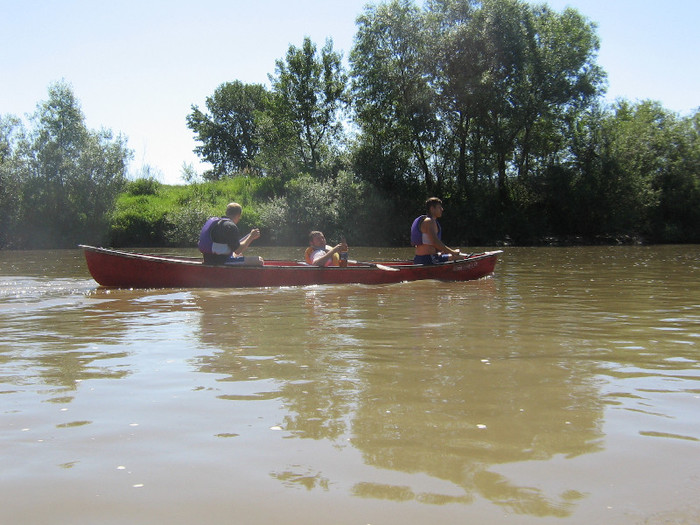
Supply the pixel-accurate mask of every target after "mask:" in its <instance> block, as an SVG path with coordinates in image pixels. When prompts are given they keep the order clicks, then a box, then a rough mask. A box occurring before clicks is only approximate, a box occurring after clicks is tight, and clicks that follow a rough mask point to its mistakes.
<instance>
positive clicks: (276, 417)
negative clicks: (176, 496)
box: [0, 247, 700, 523]
mask: <svg viewBox="0 0 700 525" xmlns="http://www.w3.org/2000/svg"><path fill="white" fill-rule="evenodd" d="M387 252H388V253H387V254H386V255H384V257H385V258H391V257H392V253H391V251H387ZM699 255H700V249H698V247H618V248H608V247H601V248H572V249H542V248H540V249H525V248H518V249H509V250H507V251H506V253H505V254H504V256H503V258H502V260H501V261H500V262H499V265H498V267H497V272H496V275H495V277H494V278H492V279H484V280H481V281H477V282H471V283H438V282H434V281H426V282H417V283H403V284H398V285H388V286H360V285H350V286H312V287H298V288H295V287H292V288H277V289H249V290H107V289H102V288H97V287H96V285H95V283H94V282H93V281H92V280H90V279H89V278H88V276H86V274H85V269H84V268H83V266H82V261H81V259H80V258H79V257H76V254H75V253H74V252H69V253H67V254H61V253H60V252H48V253H44V259H46V261H47V262H45V263H42V260H44V259H42V252H32V253H31V256H28V257H27V264H26V265H23V264H22V263H21V262H18V260H17V258H18V256H17V254H3V253H2V252H0V261H2V264H3V266H2V267H1V270H0V323H1V325H2V332H1V335H0V367H1V368H0V381H1V382H2V384H0V394H3V395H2V396H0V399H3V400H4V401H5V403H4V406H5V407H8V408H6V410H5V411H4V412H2V413H0V425H1V426H0V441H2V442H3V443H4V444H5V447H4V449H5V450H6V452H4V453H3V454H9V456H8V458H12V459H11V460H10V461H9V462H8V467H7V475H6V476H5V481H3V482H0V485H1V486H2V488H5V489H7V490H9V492H7V493H8V494H13V493H15V494H20V493H21V492H18V491H20V489H22V488H23V487H26V486H32V487H33V493H34V494H36V492H37V491H38V492H39V494H40V495H41V494H44V491H48V490H49V488H48V487H49V486H51V485H53V484H55V483H56V482H60V481H61V480H62V476H65V475H66V471H67V470H68V471H70V472H71V473H73V474H74V475H75V473H76V472H78V473H81V474H80V476H81V477H80V479H81V480H83V481H85V482H86V483H87V484H88V485H89V484H90V483H94V482H95V481H96V480H98V479H102V480H103V481H102V483H103V484H104V488H103V489H102V490H103V496H104V497H103V501H105V500H108V501H114V502H117V503H120V504H130V503H133V502H134V501H135V500H133V497H134V496H131V495H128V494H126V493H122V492H121V490H122V489H120V488H119V487H120V486H121V485H120V483H121V481H119V479H121V478H117V477H116V476H114V477H112V476H108V477H107V478H106V479H105V478H104V473H103V474H99V472H100V468H96V467H99V466H100V465H103V466H104V467H105V468H107V469H108V470H109V471H110V472H117V470H116V469H117V467H121V468H119V469H118V470H119V472H123V471H124V472H125V473H126V474H130V475H131V473H134V472H137V471H138V468H135V467H134V466H136V467H138V466H139V465H142V466H143V467H144V468H145V467H148V466H149V465H150V467H148V472H152V474H149V475H146V474H143V473H142V475H141V478H147V479H148V480H149V481H150V483H143V482H142V479H141V478H140V479H134V480H133V482H132V483H131V484H130V485H129V486H130V487H132V488H133V487H139V486H141V487H142V486H150V487H153V488H152V489H151V490H152V492H151V493H150V497H151V498H153V499H155V500H159V498H160V499H162V500H163V501H166V500H167V498H168V495H169V494H171V492H172V489H173V485H172V483H173V479H172V475H171V474H168V472H172V471H173V469H175V471H177V469H176V467H177V465H180V467H181V469H182V470H185V469H190V468H196V470H197V474H196V479H197V481H198V483H199V485H200V486H201V488H202V490H203V491H206V493H207V494H208V496H206V497H205V498H212V497H214V496H212V495H216V494H219V495H220V499H218V500H214V501H212V500H211V499H205V500H200V499H192V500H183V501H182V502H180V508H179V511H178V512H176V513H175V515H176V516H178V518H177V519H176V520H175V521H177V520H181V522H183V523H185V522H187V519H188V518H187V517H188V515H189V514H188V513H189V512H192V513H194V514H197V512H198V509H200V510H201V508H203V507H201V505H202V504H203V503H201V501H206V502H207V503H206V505H207V509H210V510H211V509H212V508H213V509H221V511H222V512H224V507H225V506H226V505H225V504H224V503H223V502H224V501H226V500H227V498H226V496H225V494H227V493H228V489H227V488H226V487H229V488H230V487H231V486H236V487H237V490H238V491H239V492H240V494H247V495H248V496H249V498H247V499H244V500H243V501H238V502H237V505H244V506H246V505H247V506H246V507H245V508H246V509H247V511H249V512H258V513H260V512H262V513H263V514H262V515H260V516H261V520H260V521H259V522H269V521H270V517H271V516H272V515H273V514H274V513H275V512H277V511H280V510H281V509H282V508H290V506H292V507H294V506H298V505H301V507H300V510H299V515H298V517H291V518H290V521H291V522H292V523H296V522H298V523H303V522H305V521H306V522H308V520H305V519H303V518H302V516H303V515H304V512H309V513H312V514H316V515H317V514H318V513H319V512H324V511H323V509H324V507H325V505H327V504H328V503H327V500H326V499H325V497H324V496H323V495H324V494H326V495H330V494H333V495H334V496H333V501H334V503H333V505H340V506H342V507H343V508H344V509H346V510H347V513H348V514H347V518H346V519H347V521H345V522H347V523H356V522H359V521H357V520H359V519H363V520H365V522H369V521H370V519H369V517H371V516H376V518H375V519H376V520H377V521H378V522H379V521H381V520H380V516H381V514H373V513H375V512H378V511H377V510H376V507H375V506H374V505H373V503H372V502H383V504H385V505H387V504H388V505H392V507H391V509H392V511H391V512H392V516H393V518H391V519H389V518H387V521H386V522H396V523H406V522H408V521H410V520H411V519H416V520H418V516H420V513H422V512H425V510H423V509H426V508H427V509H432V510H430V511H429V512H430V516H431V517H432V518H435V517H439V518H441V519H445V520H452V519H453V518H454V517H455V516H464V512H465V511H467V512H470V513H472V517H480V518H482V519H483V520H486V521H489V522H492V523H494V522H499V520H503V516H508V515H510V514H515V515H520V516H528V517H530V518H532V519H537V518H546V517H556V518H559V519H565V518H569V519H571V520H573V522H582V521H583V522H587V521H598V522H602V521H606V520H608V522H619V523H626V522H635V521H634V519H637V520H638V521H641V520H642V519H647V518H648V517H649V516H652V515H654V516H656V517H657V518H660V517H664V516H666V517H668V516H669V515H668V514H664V513H666V512H667V511H669V510H670V509H679V508H681V509H684V510H682V512H681V514H680V517H681V520H683V519H686V520H687V522H691V521H692V519H694V517H696V516H697V515H698V514H697V512H698V507H696V506H694V505H695V504H694V503H692V502H694V499H691V496H690V494H694V493H695V492H696V491H697V488H700V487H698V482H697V477H696V474H694V473H693V472H695V473H696V472H697V468H698V467H700V465H699V464H698V463H700V461H698V460H697V459H692V460H691V459H689V458H691V457H692V458H697V457H700V456H698V447H699V442H700V425H699V424H698V423H699V419H700V418H699V417H698V414H699V412H698V402H699V401H700V384H699V382H698V378H699V374H698V353H697V350H698V342H699V338H700V329H699V328H698V327H699V326H700V279H698V276H699V275H700V263H699V262H698V261H699V260H700V257H699ZM264 256H267V257H269V255H268V254H264ZM357 256H358V257H359V258H371V257H372V256H371V255H367V256H362V257H361V254H360V255H357ZM403 256H404V254H403V252H401V253H399V254H398V255H396V258H401V257H403ZM42 264H43V265H42ZM37 402H38V403H39V404H37ZM115 407H118V409H115ZM144 426H145V427H147V428H145V429H143V430H141V429H142V428H143V427H144ZM23 428H26V429H27V430H26V431H25V432H23V431H22V429H23ZM68 433H70V435H69V434H68ZM70 436H72V437H70ZM32 437H33V438H34V440H33V441H32V440H31V439H29V440H28V438H32ZM32 443H33V444H32ZM37 443H43V444H44V445H47V444H49V445H48V446H43V447H42V448H41V449H36V448H35V447H36V445H37ZM50 443H54V446H52V445H50ZM88 445H89V447H88ZM115 445H118V449H119V450H122V451H123V455H122V456H123V457H122V456H120V457H118V458H115V459H112V458H113V455H114V450H115V448H114V447H115ZM85 447H88V448H85ZM87 450H90V451H91V452H89V453H88V452H86V451H87ZM633 450H634V451H640V455H639V456H637V455H636V454H630V451H633ZM30 451H31V453H32V457H45V458H47V460H48V462H49V464H51V465H54V466H55V467H58V468H57V469H56V471H53V470H52V471H50V474H49V475H47V474H46V465H43V466H41V467H40V468H39V467H38V466H37V467H32V465H31V464H29V465H28V464H27V463H26V462H25V461H22V459H21V458H22V457H23V455H24V457H26V453H27V452H30ZM195 451H196V452H195ZM37 454H38V456H37ZM127 459H129V462H130V463H131V464H132V465H134V466H132V467H123V466H122V465H123V463H126V462H127ZM115 461H116V462H118V463H117V464H113V463H114V462H115ZM678 461H682V462H684V465H685V466H684V467H682V468H676V469H671V468H670V467H669V465H671V464H675V463H677V462H678ZM68 465H69V466H68ZM165 465H170V467H169V468H167V469H166V467H165ZM161 467H162V470H161ZM130 468H131V470H130ZM144 468H141V471H142V472H145V470H144ZM640 469H641V470H642V471H643V470H645V469H646V471H647V472H649V471H652V470H653V472H654V476H655V478H656V479H657V480H659V482H660V483H659V485H655V486H654V488H653V490H651V489H650V487H649V486H648V483H647V482H646V481H644V476H641V475H639V472H640ZM188 472H189V470H188ZM224 472H225V474H224ZM574 472H575V473H576V474H575V475H573V474H572V473H574ZM601 472H604V473H605V474H604V475H601ZM101 476H102V477H101ZM175 477H176V478H177V476H175ZM270 483H272V485H271V484H270ZM659 486H661V487H662V488H659ZM159 487H160V490H159ZM623 487H625V488H624V489H623ZM663 487H667V488H663ZM295 489H302V490H303V492H304V493H306V494H308V495H309V497H306V498H303V499H302V500H299V499H298V498H299V494H298V493H297V492H296V490H295ZM628 489H629V490H632V491H633V492H634V493H635V496H634V497H632V499H631V500H629V499H627V500H625V498H629V492H628ZM279 490H282V491H284V492H281V493H280V492H279ZM13 491H14V492H13ZM270 491H272V492H276V493H277V495H278V499H277V501H278V503H271V504H269V505H268V504H265V505H264V506H263V508H262V509H261V508H259V506H258V507H256V508H255V509H252V508H249V507H250V505H253V504H254V503H255V501H258V502H260V501H262V497H261V494H263V493H265V494H267V493H270ZM44 495H45V494H44ZM200 496H201V494H200ZM17 497H18V498H19V499H18V501H20V502H21V501H22V498H21V496H19V495H18V496H17ZM192 498H194V492H193V496H192ZM309 498H310V499H309ZM49 499H50V498H49ZM301 501H303V502H304V503H301ZM623 501H624V502H627V503H624V504H622V502H623ZM629 501H633V502H634V504H633V507H629V506H627V507H626V506H625V505H627V504H628V502H629ZM246 502H248V503H246ZM362 502H365V503H362ZM489 505H490V506H489ZM20 507H21V506H20V505H19V504H17V505H14V506H13V505H10V506H9V507H6V508H9V509H13V512H14V514H8V515H9V516H11V517H15V518H17V517H24V518H26V517H27V516H28V514H26V510H25V511H22V510H20ZM93 507H94V512H95V513H97V514H102V515H103V514H104V512H105V508H104V507H101V506H100V505H99V503H97V502H96V503H93ZM301 508H303V509H304V510H303V511H302V510H301ZM437 509H440V510H439V511H438V510H437ZM460 509H461V510H460ZM497 509H500V510H497ZM603 509H607V510H606V511H605V512H603ZM80 510H81V509H80V506H79V505H76V506H75V508H74V509H69V510H68V511H66V512H67V513H68V514H67V515H70V516H71V517H72V518H73V519H74V520H75V517H76V516H78V515H81V514H80V513H79V511H80ZM83 510H84V509H83ZM2 512H3V511H0V516H2ZM23 512H25V514H23ZM151 512H152V514H150V517H151V518H153V519H155V520H157V519H158V517H163V516H166V515H167V516H169V519H170V521H171V522H173V520H172V518H173V516H172V515H168V514H167V512H166V511H162V512H165V514H158V511H151ZM265 512H269V514H265ZM436 512H439V514H436ZM455 512H457V514H454V513H455ZM107 513H108V514H109V510H108V511H107ZM504 513H505V514H504ZM85 516H86V517H84V518H81V519H84V520H88V516H90V513H89V512H88V513H87V514H85ZM635 516H636V518H634V517H635ZM385 518H386V517H385ZM609 518H611V519H609ZM633 518H634V519H633ZM392 519H393V520H395V521H392ZM664 519H666V518H664ZM295 520H296V521H295ZM407 520H408V521H407ZM69 521H70V520H68V519H67V518H66V522H69ZM147 521H148V520H147ZM151 521H153V520H151ZM504 521H508V520H504ZM73 522H75V521H73ZM86 522H88V521H86ZM416 522H421V521H420V520H418V521H416ZM680 522H683V521H680Z"/></svg>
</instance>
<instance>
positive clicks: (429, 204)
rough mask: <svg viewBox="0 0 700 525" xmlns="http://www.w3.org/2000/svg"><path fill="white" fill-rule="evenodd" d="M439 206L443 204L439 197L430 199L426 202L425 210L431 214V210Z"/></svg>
mask: <svg viewBox="0 0 700 525" xmlns="http://www.w3.org/2000/svg"><path fill="white" fill-rule="evenodd" d="M438 204H442V201H441V200H440V199H438V198H437V197H430V198H429V199H428V200H427V201H425V210H426V211H427V212H428V213H430V208H432V207H433V206H437V205H438Z"/></svg>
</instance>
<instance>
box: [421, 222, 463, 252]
mask: <svg viewBox="0 0 700 525" xmlns="http://www.w3.org/2000/svg"><path fill="white" fill-rule="evenodd" d="M423 228H425V233H426V234H427V235H428V238H429V239H430V244H432V245H433V246H435V249H436V250H437V251H438V252H440V253H449V254H450V255H451V256H452V257H459V250H453V249H452V248H450V247H449V246H447V245H446V244H445V243H444V242H442V241H441V240H440V238H439V237H438V234H437V233H438V229H437V222H435V221H434V220H433V219H431V218H430V217H426V219H425V220H424V221H423V224H421V229H423Z"/></svg>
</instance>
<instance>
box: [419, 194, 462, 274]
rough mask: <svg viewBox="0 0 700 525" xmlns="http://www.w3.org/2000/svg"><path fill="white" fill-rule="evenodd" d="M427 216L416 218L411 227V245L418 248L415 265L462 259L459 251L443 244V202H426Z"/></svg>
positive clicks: (432, 198)
mask: <svg viewBox="0 0 700 525" xmlns="http://www.w3.org/2000/svg"><path fill="white" fill-rule="evenodd" d="M425 207H426V211H427V214H426V215H421V216H419V217H416V220H414V221H413V224H412V225H411V244H412V245H413V246H415V248H416V254H415V257H414V258H413V263H414V264H438V263H443V262H447V261H454V260H457V259H461V258H462V257H463V256H462V255H460V253H459V250H454V249H452V248H450V247H449V246H447V245H445V243H443V242H442V228H441V227H440V223H439V222H438V219H439V218H440V217H442V212H443V207H442V201H441V200H440V199H438V198H437V197H430V198H429V199H428V200H427V201H425Z"/></svg>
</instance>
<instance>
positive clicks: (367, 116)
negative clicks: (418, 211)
mask: <svg viewBox="0 0 700 525" xmlns="http://www.w3.org/2000/svg"><path fill="white" fill-rule="evenodd" d="M357 24H358V32H357V35H356V38H355V46H354V47H353V50H352V52H351V54H350V61H351V64H352V78H353V86H352V87H353V100H354V103H355V108H356V112H357V120H358V124H359V126H360V128H361V130H362V132H363V135H362V137H361V139H362V140H363V141H365V142H364V144H363V147H365V148H367V147H368V146H372V143H373V142H374V143H375V144H374V145H373V146H372V148H371V149H372V150H374V151H375V152H376V153H379V154H384V155H386V156H388V157H392V156H395V155H396V152H399V153H401V152H407V151H408V152H410V155H411V157H412V160H413V162H414V163H415V166H416V168H417V171H418V173H420V175H421V177H422V179H423V180H424V183H425V185H426V187H427V189H428V193H434V192H435V193H438V192H439V190H440V188H439V186H441V184H440V182H441V180H440V177H441V174H442V171H439V172H438V173H436V171H435V168H436V166H438V165H439V164H440V159H438V158H437V157H436V156H435V153H436V144H435V140H436V138H439V136H438V135H437V134H436V129H437V127H438V124H439V123H438V121H437V119H436V115H435V111H434V107H433V101H434V91H433V90H432V88H431V86H430V84H429V78H428V75H427V72H428V70H427V65H426V59H427V57H428V45H427V44H428V41H427V36H428V35H427V34H426V30H425V23H424V20H423V14H422V13H421V11H420V10H419V9H418V8H417V7H416V6H415V5H414V4H413V3H412V2H410V1H408V0H393V1H391V2H389V3H386V4H380V5H378V6H369V7H367V8H366V10H365V12H364V13H363V15H361V16H360V17H359V18H358V21H357ZM377 141H381V142H380V143H379V144H377V143H376V142H377ZM436 162H437V164H436ZM394 164H395V165H397V167H400V166H401V163H400V162H399V163H394ZM403 175H404V176H410V173H409V174H403Z"/></svg>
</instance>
